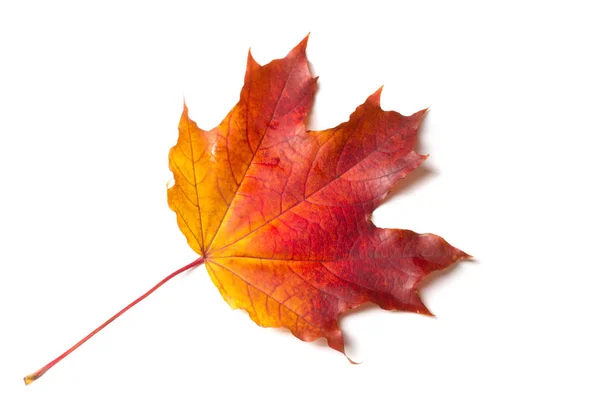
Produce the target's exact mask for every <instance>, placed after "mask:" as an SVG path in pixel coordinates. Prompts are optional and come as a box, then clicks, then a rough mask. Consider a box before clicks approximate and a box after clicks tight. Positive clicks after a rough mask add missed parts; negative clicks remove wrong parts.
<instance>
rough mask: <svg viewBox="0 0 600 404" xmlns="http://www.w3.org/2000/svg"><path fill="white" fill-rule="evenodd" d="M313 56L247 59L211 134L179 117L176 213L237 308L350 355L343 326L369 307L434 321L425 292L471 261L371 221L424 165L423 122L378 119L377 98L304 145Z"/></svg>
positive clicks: (382, 115)
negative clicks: (423, 284) (350, 314)
mask: <svg viewBox="0 0 600 404" xmlns="http://www.w3.org/2000/svg"><path fill="white" fill-rule="evenodd" d="M306 44H307V38H305V39H304V40H303V41H302V42H301V43H300V44H299V45H298V46H296V47H295V48H294V49H293V50H292V51H291V52H290V53H289V54H288V55H287V56H286V57H285V58H283V59H279V60H274V61H272V62H271V63H269V64H267V65H265V66H260V65H259V64H258V63H256V62H255V61H254V59H253V58H252V55H251V54H249V55H248V64H247V68H246V77H245V82H244V87H243V88H242V92H241V96H240V101H239V102H238V103H237V105H236V106H235V107H233V109H232V110H231V112H229V114H228V115H227V116H226V117H225V119H224V120H223V121H222V123H221V124H220V125H219V126H217V127H216V128H214V129H212V130H210V131H204V130H202V129H199V128H198V126H197V125H196V123H195V122H194V121H192V120H191V119H190V117H189V114H188V109H187V107H184V111H183V115H182V117H181V121H180V123H179V139H178V141H177V144H176V145H175V146H174V147H173V148H172V149H171V153H170V155H169V162H170V169H171V171H173V174H174V177H175V184H174V186H173V187H172V188H170V189H169V190H168V199H169V206H170V207H171V209H173V211H175V212H176V214H177V220H178V223H179V227H180V229H181V231H182V232H183V234H184V235H185V236H186V238H187V241H188V244H189V245H190V247H191V248H192V249H193V250H194V251H196V252H197V253H198V254H199V255H201V256H202V257H204V259H205V265H206V269H207V270H208V273H209V274H210V277H211V279H212V280H213V282H214V283H215V285H216V286H217V288H218V289H219V291H220V292H221V295H222V296H223V298H224V299H225V300H226V301H227V302H228V303H229V305H230V306H231V307H232V308H241V309H244V310H246V311H247V312H248V313H249V315H250V317H251V318H252V320H254V322H256V323H257V324H259V325H261V326H264V327H285V328H288V329H289V330H290V331H291V332H292V333H293V334H294V335H295V336H296V337H298V338H300V339H301V340H304V341H312V340H315V339H317V338H321V337H323V338H326V339H327V342H328V343H329V346H330V347H332V348H334V349H336V350H338V351H340V352H344V342H343V337H342V333H341V331H340V328H339V325H338V317H339V316H340V314H342V313H343V312H345V311H347V310H349V309H351V308H353V307H357V306H359V305H361V304H363V303H366V302H374V303H376V304H377V305H379V306H380V307H382V308H384V309H387V310H391V309H394V310H404V311H412V312H416V313H421V314H427V315H429V314H431V313H430V312H429V310H428V309H427V307H425V305H424V304H423V302H422V301H421V299H420V297H419V292H418V285H419V282H420V281H421V280H422V279H423V278H424V277H425V276H426V275H427V274H429V273H431V272H432V271H435V270H440V269H443V268H445V267H447V266H448V265H450V264H452V263H453V262H455V261H456V260H458V259H461V258H466V257H467V254H465V253H463V252H462V251H460V250H458V249H456V248H454V247H452V246H450V245H449V244H448V243H447V242H446V241H444V240H443V239H442V238H440V237H438V236H435V235H432V234H417V233H414V232H412V231H410V230H396V229H380V228H377V227H376V226H375V225H374V224H373V223H372V222H371V221H370V216H371V213H372V212H373V210H374V209H375V208H377V206H379V204H380V203H381V202H382V201H383V200H384V199H385V197H386V195H387V194H388V193H389V192H390V190H391V189H392V187H393V186H394V185H395V184H397V183H398V181H400V180H401V179H402V178H404V177H405V176H406V175H407V174H408V173H409V172H410V171H412V170H413V169H415V168H416V167H417V166H419V165H420V164H421V163H422V162H423V161H424V160H425V159H426V156H423V155H420V154H419V153H417V152H416V151H415V150H414V146H415V141H416V134H417V130H418V127H419V124H420V122H421V120H422V119H423V116H424V114H425V111H420V112H417V113H415V114H413V115H411V116H402V115H400V114H399V113H397V112H393V111H383V110H382V109H381V107H380V105H379V97H380V94H381V89H379V90H377V91H376V92H375V93H374V94H373V95H371V96H370V97H369V98H368V99H367V100H366V101H365V103H364V104H362V105H361V106H359V107H358V108H357V109H356V111H355V112H354V113H353V114H352V115H351V116H350V119H349V120H348V122H345V123H343V124H341V125H339V126H337V127H335V128H332V129H328V130H324V131H307V130H306V127H305V125H304V122H305V120H306V117H307V113H308V111H309V110H310V107H311V104H312V102H313V98H314V94H315V90H316V78H313V77H312V76H311V74H310V71H309V67H308V62H307V59H306V53H305V49H306Z"/></svg>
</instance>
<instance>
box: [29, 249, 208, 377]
mask: <svg viewBox="0 0 600 404" xmlns="http://www.w3.org/2000/svg"><path fill="white" fill-rule="evenodd" d="M203 262H204V258H202V257H200V258H198V259H197V260H195V261H194V262H191V263H189V264H187V265H186V266H184V267H182V268H179V269H178V270H177V271H175V272H173V273H172V274H170V275H169V276H167V277H166V278H164V279H163V280H162V281H160V282H158V283H157V284H156V285H154V287H152V288H151V289H150V290H148V291H147V292H146V293H144V294H143V295H141V296H140V297H138V298H137V299H135V300H134V301H133V302H131V303H129V304H128V305H127V306H125V308H123V310H121V311H120V312H118V313H117V314H115V315H114V316H112V317H111V318H109V319H108V320H106V321H105V322H104V323H103V324H102V325H101V326H100V327H98V328H96V329H95V330H94V331H92V332H91V333H89V334H88V335H86V336H85V337H84V338H83V339H82V340H81V341H79V342H78V343H76V344H75V345H73V346H72V347H71V348H69V349H68V350H67V351H65V352H64V353H63V354H62V355H60V356H59V357H57V358H56V359H54V360H53V361H51V362H50V363H48V364H47V365H46V366H44V367H43V368H41V369H39V370H38V371H36V372H33V373H32V374H30V375H27V376H25V377H24V378H23V381H24V382H25V384H26V385H28V384H30V383H32V382H34V381H36V380H37V379H39V378H40V377H42V376H43V375H44V373H46V372H47V371H48V370H50V369H51V368H52V367H53V366H54V365H56V364H57V363H58V362H60V361H61V360H63V359H64V358H65V357H66V356H68V355H69V354H70V353H71V352H73V351H74V350H76V349H77V348H79V347H80V346H81V345H83V343H84V342H86V341H87V340H88V339H90V338H92V337H93V336H94V335H96V334H97V333H98V332H99V331H100V330H102V329H103V328H104V327H106V326H107V325H109V324H110V323H112V322H113V321H115V320H116V319H117V318H119V317H121V315H122V314H123V313H125V312H126V311H127V310H129V309H131V308H132V307H133V306H135V305H136V304H138V303H139V302H141V301H142V300H144V299H145V298H147V297H148V296H150V295H151V294H152V293H153V292H154V291H156V289H158V288H160V287H161V286H162V285H164V284H165V283H167V282H168V281H170V280H171V279H172V278H174V277H175V276H177V275H179V274H180V273H182V272H185V271H187V270H189V269H192V268H195V267H197V266H198V265H200V264H202V263H203Z"/></svg>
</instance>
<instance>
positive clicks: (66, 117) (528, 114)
mask: <svg viewBox="0 0 600 404" xmlns="http://www.w3.org/2000/svg"><path fill="white" fill-rule="evenodd" d="M84 3H85V4H84ZM593 3H594V2H592V1H590V2H587V3H584V2H541V1H540V2H539V3H536V2H497V5H491V2H472V3H464V2H463V3H458V2H439V3H429V2H423V1H416V2H414V3H411V4H408V3H404V2H391V1H390V2H389V3H388V2H383V1H375V0H368V1H362V2H360V3H352V2H348V1H346V2H342V3H339V4H335V3H333V2H328V3H326V2H325V1H321V2H319V1H296V2H284V1H274V2H266V1H257V0H253V1H247V2H243V3H242V4H234V3H231V2H226V1H210V2H200V1H197V2H189V3H176V2H172V1H169V2H164V3H163V4H161V5H159V4H156V3H153V2H140V3H129V2H114V3H111V2H104V1H103V2H100V1H99V2H96V4H93V2H73V3H63V2H58V1H51V2H45V1H38V2H28V1H3V2H2V4H1V5H0V184H1V191H0V192H1V197H0V271H1V277H0V321H1V322H0V327H1V331H0V402H2V403H7V404H12V403H42V402H43V403H61V404H67V403H86V404H87V403H113V402H114V403H117V402H122V403H125V402H129V403H141V402H163V403H233V402H245V403H246V402H249V403H255V402H256V403H278V402H285V403H306V402H313V403H321V402H335V403H355V402H356V403H359V402H360V403H376V402H403V403H420V402H423V403H441V402H444V403H448V402H450V403H451V402H461V403H481V402H486V403H496V402H498V403H506V402H527V403H529V402H548V400H551V399H553V400H556V401H557V402H577V403H594V402H595V403H597V402H598V400H600V392H599V388H598V387H597V386H598V385H597V382H598V375H599V370H598V367H599V365H598V363H599V361H600V354H599V348H598V341H599V340H600V333H599V332H598V330H597V328H596V327H597V324H598V311H597V309H598V308H599V307H600V298H599V297H598V296H599V293H598V288H599V287H600V285H599V284H600V275H599V270H600V268H599V260H598V245H597V244H598V226H599V225H600V223H599V220H598V205H599V202H600V201H599V200H598V196H597V194H596V190H597V188H598V174H599V173H600V167H599V164H598V153H599V147H598V146H599V142H598V138H599V136H600V114H599V110H600V100H599V97H600V96H599V94H600V80H599V72H600V63H599V60H598V38H600V28H599V27H600V25H599V24H598V11H597V10H596V9H595V8H594V6H593ZM392 4H394V5H392ZM308 32H311V36H310V40H309V45H308V57H309V59H310V61H311V63H312V67H313V73H314V74H315V75H318V76H320V79H319V91H318V93H317V99H316V104H315V107H314V110H313V111H314V113H313V116H312V119H311V120H310V126H311V127H312V128H326V127H331V126H334V125H336V124H338V123H339V122H341V121H344V120H346V119H347V117H348V115H349V114H350V113H351V112H352V111H353V110H354V108H355V107H356V106H357V105H359V104H360V103H362V102H363V101H364V99H365V98H366V97H367V96H368V95H369V94H370V93H372V92H373V91H374V90H375V89H377V88H378V87H379V86H380V85H382V84H385V88H384V92H383V97H382V105H383V107H384V108H385V109H394V110H398V111H400V112H402V113H404V114H410V113H412V112H415V111H417V110H419V109H422V108H425V107H431V111H430V113H429V114H428V115H427V118H426V120H425V124H424V127H423V130H422V131H421V134H420V136H421V140H420V143H419V147H418V150H419V151H420V152H422V153H426V154H430V155H431V157H430V158H429V160H427V162H426V163H425V164H424V166H422V167H421V168H419V169H418V170H417V171H416V172H414V173H412V174H411V176H410V178H409V179H407V180H406V181H405V183H403V184H402V185H401V186H400V191H399V192H396V193H395V194H394V195H393V196H392V197H391V198H390V199H389V200H388V201H387V202H386V203H385V205H384V206H382V207H381V208H380V209H379V210H377V212H376V213H375V217H374V221H375V222H376V224H378V225H379V226H386V227H400V228H408V229H412V230H415V231H419V232H433V233H436V234H439V235H441V236H443V237H445V238H446V239H447V240H448V241H449V242H450V243H452V244H454V245H455V246H457V247H459V248H461V249H464V250H465V251H466V252H468V253H470V254H472V255H473V256H474V257H475V259H474V260H473V261H471V262H464V263H461V264H459V265H457V266H456V267H455V268H454V269H453V270H452V271H451V272H450V273H449V274H448V275H445V276H440V277H437V278H436V279H434V280H432V281H431V282H429V283H428V285H427V287H426V288H425V289H424V290H423V295H424V300H425V301H426V303H427V304H428V306H429V307H430V309H431V310H432V311H433V312H434V313H435V314H436V315H437V318H435V319H432V318H426V317H422V316H418V315H414V314H405V313H393V312H385V311H383V310H379V309H376V308H369V309H366V310H359V311H358V312H357V313H354V314H351V315H348V316H345V317H344V318H343V321H342V328H343V330H344V332H345V334H346V338H347V339H348V341H349V347H348V352H349V355H350V357H352V358H353V359H355V360H358V361H362V362H363V364H362V365H358V366H353V365H350V364H349V363H348V361H347V360H346V359H345V358H344V357H343V356H342V355H340V354H339V353H337V352H335V351H333V350H330V349H328V348H326V347H325V346H324V344H322V343H313V344H308V343H303V342H301V341H299V340H297V339H296V338H294V337H292V336H291V334H289V333H288V332H284V331H278V330H273V329H262V328H260V327H258V326H256V325H255V324H254V323H252V322H251V320H249V318H248V316H247V315H246V314H245V313H244V312H241V311H232V310H230V309H229V307H228V306H227V304H226V303H225V302H224V301H223V300H222V298H221V297H220V295H219V294H218V292H217V289H216V288H215V287H214V286H213V285H212V283H211V282H210V279H209V278H208V276H207V274H206V272H205V270H204V268H203V267H200V268H198V269H196V270H194V271H192V272H189V273H186V274H185V275H182V276H180V277H178V278H175V279H174V280H173V281H171V282H170V283H168V284H167V285H166V286H164V287H163V288H162V289H161V290H160V291H158V292H157V293H155V294H154V295H152V296H151V297H150V298H148V299H147V300H146V301H144V302H143V303H142V304H140V305H139V306H137V307H136V308H135V309H133V310H132V311H130V312H129V313H127V314H126V315H125V316H123V317H122V318H120V319H119V320H118V321H117V322H115V323H113V324H112V325H111V326H110V327H108V328H107V329H105V330H104V331H103V332H102V333H100V334H98V335H97V336H96V337H95V338H94V339H93V340H91V341H90V342H88V343H87V344H85V345H84V346H83V347H81V348H80V349H79V350H78V351H76V353H74V354H72V355H71V356H70V357H69V358H68V359H66V360H64V361H63V362H61V363H60V364H59V365H57V366H56V367H55V368H54V369H52V370H51V371H49V372H48V373H47V374H46V375H45V376H44V377H43V378H42V379H40V380H38V381H37V382H35V383H34V384H32V385H31V386H28V387H25V386H24V385H23V382H22V380H21V378H22V377H23V376H24V375H25V374H27V373H30V372H32V371H34V370H36V369H37V368H39V367H41V366H42V365H44V364H45V363H46V362H48V361H50V360H51V359H53V358H54V357H55V356H57V355H58V354H60V353H61V352H63V351H64V350H65V349H66V348H68V347H69V346H70V345H71V344H73V343H74V342H76V341H77V340H79V338H81V337H82V336H83V335H85V334H86V333H87V332H89V331H91V330H92V329H93V328H95V327H96V326H97V325H99V324H100V323H101V322H103V321H104V320H105V319H106V318H108V317H109V316H110V315H112V314H113V313H115V312H116V311H118V310H119V309H121V308H122V307H123V306H124V305H125V304H127V303H129V302H130V301H131V300H133V299H134V298H135V297H137V296H138V295H139V294H141V293H143V292H144V291H146V290H147V289H148V288H149V287H151V286H152V285H153V284H154V283H156V282H157V281H158V280H160V279H161V278H162V277H164V276H165V275H167V274H168V273H170V272H171V271H173V270H175V269H177V268H179V267H181V266H183V265H185V264H187V263H188V262H190V261H193V260H194V259H195V258H196V256H195V254H194V253H193V252H192V251H191V249H190V248H189V247H188V246H187V244H186V242H185V239H184V237H183V235H182V234H181V233H180V232H179V229H178V228H177V225H176V220H175V215H174V214H173V212H171V211H170V210H169V208H168V207H167V202H166V184H167V182H168V181H169V179H170V178H171V175H170V172H169V170H168V168H167V153H168V151H169V148H170V147H171V146H172V145H173V144H174V143H175V141H176V136H177V123H178V120H179V115H180V113H181V110H182V100H183V97H184V96H185V97H186V100H187V103H188V105H189V107H190V111H191V115H192V117H193V118H195V119H196V120H197V121H198V123H199V124H200V126H201V127H203V128H206V129H209V128H211V127H213V126H215V125H217V124H218V123H219V122H220V120H221V119H222V117H224V116H225V114H226V113H227V112H228V110H229V109H230V108H231V107H232V106H233V105H234V104H235V103H236V101H237V99H238V96H239V91H240V88H241V85H242V81H243V75H244V69H245V61H246V55H247V50H248V48H249V47H252V52H253V54H254V56H255V58H256V59H257V60H258V61H259V62H260V63H262V64H264V63H267V62H269V61H270V60H272V59H273V58H280V57H283V56H284V55H285V54H286V53H287V52H288V51H289V50H290V49H291V48H292V47H293V46H295V45H296V44H297V43H298V42H299V41H300V40H301V39H302V38H303V37H304V36H305V35H306V34H307V33H308Z"/></svg>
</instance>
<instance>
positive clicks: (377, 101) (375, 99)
mask: <svg viewBox="0 0 600 404" xmlns="http://www.w3.org/2000/svg"><path fill="white" fill-rule="evenodd" d="M382 91H383V86H381V87H379V88H378V89H377V90H375V92H374V93H373V94H371V95H370V96H369V98H367V101H368V102H370V103H371V104H374V105H376V106H380V105H381V92H382Z"/></svg>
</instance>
